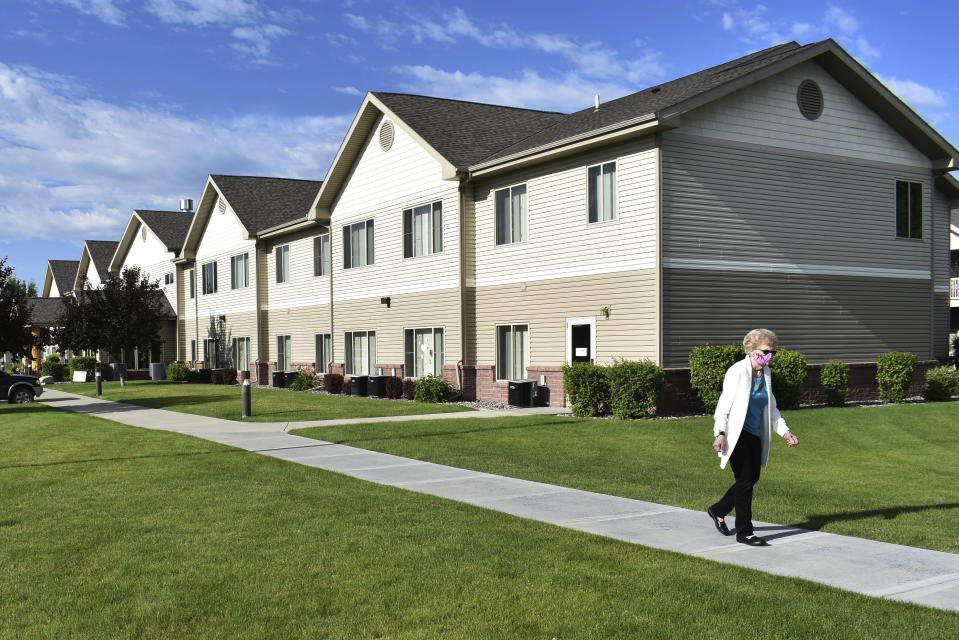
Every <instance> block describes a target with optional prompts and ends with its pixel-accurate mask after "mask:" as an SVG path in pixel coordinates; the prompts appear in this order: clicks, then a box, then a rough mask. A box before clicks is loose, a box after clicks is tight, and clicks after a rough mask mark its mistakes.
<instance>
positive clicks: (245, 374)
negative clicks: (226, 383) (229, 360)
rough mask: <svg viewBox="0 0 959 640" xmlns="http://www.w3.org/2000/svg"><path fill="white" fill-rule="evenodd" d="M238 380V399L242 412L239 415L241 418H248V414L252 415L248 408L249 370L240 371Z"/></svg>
mask: <svg viewBox="0 0 959 640" xmlns="http://www.w3.org/2000/svg"><path fill="white" fill-rule="evenodd" d="M240 380H241V382H240V399H241V400H242V402H243V413H242V414H241V416H242V417H243V418H249V417H250V415H252V412H251V410H250V372H249V371H241V372H240Z"/></svg>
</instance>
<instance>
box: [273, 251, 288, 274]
mask: <svg viewBox="0 0 959 640" xmlns="http://www.w3.org/2000/svg"><path fill="white" fill-rule="evenodd" d="M274 255H275V257H276V281H277V282H287V281H288V280H289V279H290V245H288V244H285V245H283V246H280V247H277V248H276V249H275V250H274Z"/></svg>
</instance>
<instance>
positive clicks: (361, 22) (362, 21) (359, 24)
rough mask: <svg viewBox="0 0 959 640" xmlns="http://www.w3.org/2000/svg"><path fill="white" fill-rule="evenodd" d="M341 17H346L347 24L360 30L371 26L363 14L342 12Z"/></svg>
mask: <svg viewBox="0 0 959 640" xmlns="http://www.w3.org/2000/svg"><path fill="white" fill-rule="evenodd" d="M343 17H344V18H346V22H347V24H349V25H350V26H351V27H353V28H354V29H359V30H360V31H369V30H370V28H371V27H370V21H369V20H367V19H366V18H364V17H363V16H358V15H356V14H353V13H344V14H343Z"/></svg>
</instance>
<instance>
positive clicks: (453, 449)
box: [295, 402, 959, 553]
mask: <svg viewBox="0 0 959 640" xmlns="http://www.w3.org/2000/svg"><path fill="white" fill-rule="evenodd" d="M785 417H786V420H787V421H788V422H789V424H790V427H791V428H792V430H793V431H794V433H795V434H796V435H797V436H798V437H799V440H800V443H799V446H798V447H795V448H794V449H788V448H787V447H786V445H785V442H782V441H781V440H780V439H779V438H774V442H773V443H772V449H771V451H770V458H769V467H768V468H767V469H765V470H763V475H762V478H761V479H760V481H759V484H758V485H757V487H756V493H755V497H754V501H753V515H754V517H755V518H756V519H759V520H765V521H767V522H777V523H782V524H791V525H796V526H799V527H803V528H807V529H817V530H822V531H830V532H833V533H841V534H845V535H851V536H858V537H864V538H872V539H875V540H884V541H887V542H895V543H899V544H906V545H911V546H917V547H925V548H928V549H937V550H940V551H948V552H951V553H957V552H959V536H957V530H959V496H957V494H956V487H957V486H959V464H957V462H956V461H957V460H959V402H948V403H929V404H909V405H900V406H882V407H859V408H854V407H846V408H842V409H804V410H801V411H792V412H787V413H786V415H785ZM295 433H297V434H299V435H304V436H308V437H312V438H318V439H320V440H327V441H331V442H341V443H346V444H351V445H355V446H358V447H362V448H365V449H373V450H376V451H384V452H388V453H393V454H397V455H401V456H406V457H410V458H417V459H420V460H429V461H433V462H440V463H443V464H447V465H452V466H456V467H464V468H467V469H475V470H478V471H484V472H489V473H496V474H501V475H506V476H513V477H518V478H526V479H529V480H537V481H540V482H548V483H551V484H558V485H563V486H568V487H576V488H580V489H587V490H590V491H597V492H600V493H607V494H613V495H618V496H625V497H629V498H638V499H641V500H648V501H651V502H658V503H663V504H670V505H677V506H682V507H687V508H689V509H702V510H705V509H706V507H707V506H709V505H710V504H711V503H713V502H715V501H716V500H717V499H718V498H719V497H720V496H721V495H722V493H723V492H724V491H725V490H726V489H727V488H728V487H729V485H730V484H732V481H733V477H732V472H731V470H730V469H728V468H727V469H726V470H724V471H722V470H720V469H719V462H718V458H717V457H716V454H715V453H714V452H713V450H712V447H711V445H712V441H713V435H712V420H711V419H710V418H686V419H678V420H649V421H618V420H579V419H572V418H563V417H529V418H502V419H482V420H479V419H477V420H430V421H425V420H423V421H415V422H402V423H391V424H385V423H381V424H357V425H348V426H344V427H320V428H311V429H300V430H297V431H295ZM703 526H711V525H710V523H709V520H708V519H707V518H706V516H705V515H704V516H703Z"/></svg>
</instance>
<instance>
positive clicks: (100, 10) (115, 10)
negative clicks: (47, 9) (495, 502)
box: [58, 0, 126, 27]
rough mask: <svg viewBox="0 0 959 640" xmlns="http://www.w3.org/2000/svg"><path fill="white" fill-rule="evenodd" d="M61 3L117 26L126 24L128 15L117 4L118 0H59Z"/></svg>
mask: <svg viewBox="0 0 959 640" xmlns="http://www.w3.org/2000/svg"><path fill="white" fill-rule="evenodd" d="M58 1H59V2H60V3H61V4H65V5H67V6H68V7H72V8H74V9H76V10H77V11H79V12H80V13H85V14H87V15H89V16H93V17H95V18H97V19H99V20H100V21H102V22H105V23H107V24H112V25H114V26H117V27H124V26H126V16H125V15H124V13H123V11H122V10H121V9H120V7H119V6H117V2H118V0H58Z"/></svg>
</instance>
